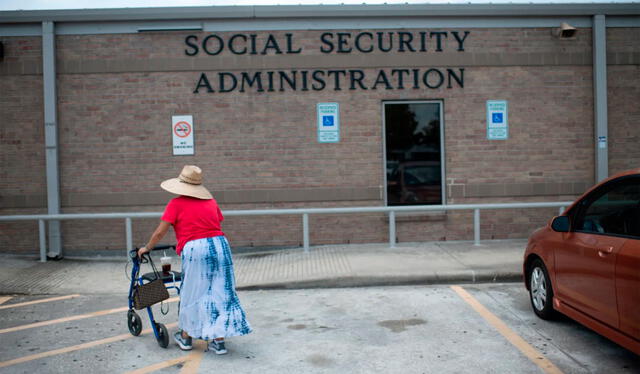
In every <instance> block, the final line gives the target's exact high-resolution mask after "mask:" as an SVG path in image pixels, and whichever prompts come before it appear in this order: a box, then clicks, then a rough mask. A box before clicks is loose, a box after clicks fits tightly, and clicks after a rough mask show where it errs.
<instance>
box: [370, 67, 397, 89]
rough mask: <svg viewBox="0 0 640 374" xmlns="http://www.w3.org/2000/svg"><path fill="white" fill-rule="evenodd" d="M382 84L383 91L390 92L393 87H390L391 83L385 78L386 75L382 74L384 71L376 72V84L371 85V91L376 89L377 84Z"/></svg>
mask: <svg viewBox="0 0 640 374" xmlns="http://www.w3.org/2000/svg"><path fill="white" fill-rule="evenodd" d="M380 83H383V84H384V88H385V90H392V89H393V87H392V86H391V83H389V78H387V73H385V72H384V70H380V71H379V72H378V77H377V78H376V83H374V84H373V87H372V88H371V89H372V90H376V89H377V87H378V84H380Z"/></svg>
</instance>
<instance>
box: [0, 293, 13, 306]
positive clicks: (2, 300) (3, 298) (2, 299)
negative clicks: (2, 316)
mask: <svg viewBox="0 0 640 374" xmlns="http://www.w3.org/2000/svg"><path fill="white" fill-rule="evenodd" d="M12 298H13V296H0V304H4V303H6V302H7V301H9V300H11V299H12ZM0 308H2V307H0Z"/></svg>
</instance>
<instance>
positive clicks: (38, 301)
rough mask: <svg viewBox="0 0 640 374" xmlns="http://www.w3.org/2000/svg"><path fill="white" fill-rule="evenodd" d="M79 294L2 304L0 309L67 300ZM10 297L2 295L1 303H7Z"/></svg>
mask: <svg viewBox="0 0 640 374" xmlns="http://www.w3.org/2000/svg"><path fill="white" fill-rule="evenodd" d="M78 296H80V295H67V296H58V297H50V298H48V299H40V300H34V301H27V302H24V303H16V304H10V305H2V306H0V309H8V308H17V307H19V306H27V305H33V304H40V303H48V302H50V301H60V300H67V299H72V298H74V297H78ZM9 299H11V297H6V298H1V297H0V304H2V303H5V302H6V301H7V300H9Z"/></svg>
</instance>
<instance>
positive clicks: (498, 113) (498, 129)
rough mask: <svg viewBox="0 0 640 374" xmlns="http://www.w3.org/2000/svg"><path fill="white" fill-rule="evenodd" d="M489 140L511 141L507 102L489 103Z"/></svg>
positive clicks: (496, 101)
mask: <svg viewBox="0 0 640 374" xmlns="http://www.w3.org/2000/svg"><path fill="white" fill-rule="evenodd" d="M487 139H489V140H506V139H509V111H508V105H507V101H506V100H488V101H487Z"/></svg>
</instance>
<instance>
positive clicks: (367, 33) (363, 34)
mask: <svg viewBox="0 0 640 374" xmlns="http://www.w3.org/2000/svg"><path fill="white" fill-rule="evenodd" d="M363 36H367V37H369V48H368V49H364V48H362V46H361V45H360V38H362V37H363ZM356 49H357V50H358V51H359V52H361V53H370V52H372V51H373V34H372V33H370V32H361V33H360V34H358V36H356Z"/></svg>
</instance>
